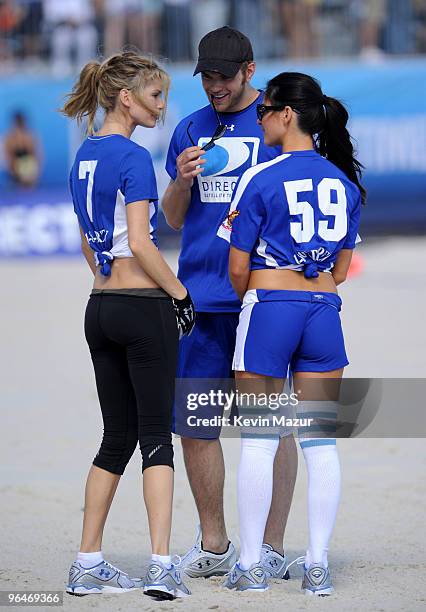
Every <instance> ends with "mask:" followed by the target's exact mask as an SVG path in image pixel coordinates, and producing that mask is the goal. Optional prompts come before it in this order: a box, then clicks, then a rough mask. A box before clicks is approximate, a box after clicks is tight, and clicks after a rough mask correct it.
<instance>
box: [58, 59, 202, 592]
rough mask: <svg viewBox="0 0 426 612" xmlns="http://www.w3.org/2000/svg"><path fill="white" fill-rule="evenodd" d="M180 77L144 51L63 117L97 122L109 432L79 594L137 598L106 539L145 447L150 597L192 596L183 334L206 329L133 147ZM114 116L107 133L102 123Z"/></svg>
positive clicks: (99, 270)
mask: <svg viewBox="0 0 426 612" xmlns="http://www.w3.org/2000/svg"><path fill="white" fill-rule="evenodd" d="M168 88H169V77H168V75H167V74H166V73H165V72H164V70H162V69H161V68H160V67H159V66H158V65H157V64H156V63H155V62H154V61H153V60H152V59H147V58H144V57H142V56H139V55H138V54H135V53H132V52H125V53H119V54H116V55H113V56H112V57H110V58H109V59H107V60H106V61H104V62H103V63H98V62H90V63H89V64H87V65H86V66H85V67H84V68H83V70H82V71H81V74H80V77H79V80H78V82H77V83H76V85H75V87H74V89H73V92H72V93H71V94H70V95H69V96H68V101H67V102H66V104H65V106H64V108H63V112H64V114H65V115H67V116H68V117H73V118H76V119H77V120H81V119H82V118H83V117H87V119H88V132H89V135H88V137H87V138H86V140H85V141H84V142H83V144H82V145H81V147H80V149H79V150H78V152H77V155H76V158H75V161H74V164H73V167H72V169H71V174H70V187H71V192H72V198H73V202H74V210H75V212H76V214H77V217H78V221H79V225H80V232H81V237H82V250H83V253H84V255H85V257H86V260H87V263H88V265H89V267H90V269H91V270H92V272H93V274H94V285H93V291H92V294H91V296H90V298H89V302H88V305H87V309H86V317H85V334H86V340H87V343H88V345H89V349H90V353H91V357H92V361H93V366H94V370H95V377H96V385H97V390H98V396H99V402H100V406H101V410H102V417H103V422H104V433H103V439H102V443H101V446H100V449H99V451H98V453H97V455H96V457H95V458H94V460H93V465H92V466H91V468H90V471H89V475H88V478H87V483H86V497H85V510H84V521H83V534H82V540H81V546H80V552H79V553H78V555H77V559H76V560H75V561H74V563H73V564H72V566H71V569H70V574H69V583H68V586H67V592H68V593H70V594H73V595H87V594H90V593H108V592H125V591H129V590H133V589H134V588H136V587H137V586H140V584H138V582H137V581H135V580H132V579H131V578H129V576H128V575H127V574H125V573H124V572H122V571H121V570H119V569H118V568H116V567H114V566H113V565H111V564H110V563H108V562H107V561H105V560H104V558H103V555H102V535H103V530H104V525H105V521H106V518H107V515H108V511H109V508H110V506H111V503H112V500H113V497H114V494H115V491H116V489H117V485H118V483H119V480H120V477H121V475H122V474H123V472H124V470H125V467H126V465H127V463H128V461H129V460H130V458H131V456H132V455H133V452H134V450H135V447H136V444H137V443H138V442H139V445H140V450H141V453H142V470H143V495H144V500H145V505H146V509H147V513H148V521H149V528H150V536H151V545H152V562H151V564H150V566H149V569H148V572H147V576H146V580H145V584H144V592H145V593H146V594H148V595H151V596H153V597H157V598H161V599H174V598H175V597H180V596H184V595H188V594H189V590H188V589H187V588H186V586H185V585H184V584H183V582H182V580H181V577H180V572H179V569H177V566H176V565H175V564H173V563H172V561H171V558H170V553H169V541H170V529H171V518H172V498H173V474H174V472H173V447H172V440H171V415H172V404H173V395H174V379H175V370H176V359H177V348H178V338H179V332H180V333H181V334H187V333H189V332H190V331H191V329H192V326H193V323H194V310H193V306H192V301H191V298H190V296H189V294H188V292H187V290H186V289H185V287H184V286H183V285H182V284H181V283H180V281H179V280H177V278H176V277H175V275H174V274H173V272H172V271H171V269H170V268H169V266H168V265H167V263H166V262H165V261H164V259H163V257H162V255H161V254H160V252H159V251H158V249H157V239H156V226H157V200H158V196H157V187H156V181H155V175H154V170H153V165H152V160H151V156H150V154H149V152H148V151H147V150H146V149H145V148H144V147H141V146H139V145H137V144H136V143H134V142H132V141H131V140H130V136H131V134H132V132H133V130H134V129H135V127H136V126H137V125H142V126H144V127H154V126H155V125H156V123H157V121H158V120H159V119H161V118H162V117H164V113H165V110H166V102H167V93H168ZM98 107H101V108H102V109H103V110H104V112H105V117H104V121H103V124H102V127H101V128H100V130H99V131H98V132H97V133H96V134H95V133H94V132H93V124H94V118H95V114H96V112H97V109H98Z"/></svg>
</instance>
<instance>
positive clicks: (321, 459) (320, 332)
mask: <svg viewBox="0 0 426 612" xmlns="http://www.w3.org/2000/svg"><path fill="white" fill-rule="evenodd" d="M258 120H259V123H260V124H261V126H262V129H263V131H264V135H265V144H267V145H269V146H275V145H281V147H282V155H280V156H278V157H277V158H276V159H274V160H272V161H269V162H265V163H263V164H259V165H258V166H255V167H253V168H251V169H250V170H248V171H247V172H246V173H245V174H244V175H243V176H242V178H241V180H240V183H239V185H238V187H237V190H236V193H235V198H234V201H233V204H232V206H231V210H230V213H229V215H228V217H227V220H226V221H225V222H224V223H223V225H222V226H221V228H220V229H219V232H218V235H219V236H221V237H222V238H225V239H228V240H229V239H230V242H231V250H230V262H229V273H230V278H231V282H232V284H233V286H234V289H235V291H236V292H237V294H238V295H239V296H240V298H241V299H242V300H243V306H242V311H241V315H240V321H239V326H238V331H237V343H236V349H235V354H234V369H235V376H236V378H237V380H238V381H239V385H240V386H241V388H243V387H244V390H247V383H248V380H250V382H251V383H252V385H253V387H252V389H254V388H255V389H256V390H257V392H259V391H261V390H263V389H265V390H269V391H271V390H272V391H275V392H280V391H281V390H282V388H283V384H284V381H285V379H286V377H287V372H288V371H289V370H290V371H291V372H292V373H293V379H294V388H295V389H296V390H297V391H298V392H299V396H298V398H299V404H298V406H297V415H298V416H300V417H303V416H304V417H307V418H314V423H316V425H317V427H316V429H315V431H316V434H315V437H313V438H312V437H310V436H309V435H308V433H307V432H308V431H309V430H306V429H305V430H302V431H301V430H299V441H300V445H301V448H302V451H303V455H304V458H305V462H306V466H307V471H308V481H309V484H308V519H309V545H308V548H307V552H306V555H305V556H304V557H303V563H304V570H305V573H304V578H303V582H302V589H303V590H304V591H305V593H307V594H309V595H329V594H330V593H331V592H332V590H333V587H332V583H331V578H330V572H329V569H328V559H327V550H328V543H329V539H330V536H331V533H332V530H333V527H334V523H335V518H336V513H337V507H338V502H339V497H340V468H339V459H338V455H337V449H336V440H335V438H334V437H333V433H331V435H330V432H333V431H334V432H335V419H336V411H337V401H336V400H337V397H338V390H339V384H340V379H341V377H342V373H343V369H344V367H345V366H346V365H347V364H348V360H347V357H346V352H345V346H344V340H343V334H342V328H341V323H340V317H339V311H340V308H341V300H340V298H339V296H338V295H337V289H336V286H337V285H338V284H339V283H342V282H343V281H344V280H345V279H346V275H347V271H348V268H349V264H350V261H351V257H352V250H353V249H354V247H355V244H356V242H357V236H358V225H359V218H360V208H361V203H362V202H363V200H364V198H365V191H364V189H363V188H362V186H361V184H360V182H359V178H360V170H361V166H360V164H359V162H358V161H357V160H356V159H355V158H354V152H353V147H352V144H351V139H350V135H349V133H348V131H347V129H346V123H347V120H348V113H347V111H346V110H345V108H344V107H343V105H342V104H341V103H340V102H339V101H337V100H335V99H334V98H330V97H328V96H325V95H324V94H323V92H322V91H321V87H320V85H319V84H318V82H317V81H316V80H314V79H313V78H311V77H310V76H308V75H305V74H299V73H282V74H280V75H278V76H276V77H275V78H273V79H272V80H271V81H269V83H268V85H267V89H266V93H265V103H264V104H261V105H259V106H258ZM324 423H325V424H324ZM319 424H320V427H322V428H320V430H318V426H319ZM321 424H322V425H321ZM268 433H269V435H266V434H265V430H264V432H263V433H262V430H261V429H258V430H257V431H256V432H254V433H253V432H251V434H250V435H248V436H245V435H244V433H243V435H242V443H241V444H242V445H241V461H240V466H239V473H238V504H239V514H240V539H241V553H240V559H239V561H238V562H237V564H236V565H235V566H234V568H233V571H231V573H230V574H229V575H228V577H227V580H226V582H225V586H226V587H227V588H230V589H236V590H251V589H253V590H265V589H266V588H268V584H267V580H266V576H265V573H264V571H263V569H262V566H261V565H260V552H261V546H262V536H263V532H264V528H265V521H266V518H267V516H268V511H269V506H270V503H271V495H272V474H273V462H274V456H275V453H276V450H277V447H278V440H279V438H278V433H276V431H274V432H273V433H272V434H270V432H268ZM334 435H335V433H334ZM296 561H298V560H296Z"/></svg>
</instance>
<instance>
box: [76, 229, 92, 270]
mask: <svg viewBox="0 0 426 612" xmlns="http://www.w3.org/2000/svg"><path fill="white" fill-rule="evenodd" d="M79 229H80V236H81V250H82V253H83V255H84V257H85V258H86V261H87V263H88V264H89V268H90V269H91V270H92V272H93V276H95V274H96V263H95V254H94V252H93V250H92V249H91V248H90V246H89V243H88V242H87V239H86V236H85V235H84V232H83V230H82V229H81V226H80V225H79Z"/></svg>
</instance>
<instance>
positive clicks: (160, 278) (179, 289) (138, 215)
mask: <svg viewBox="0 0 426 612" xmlns="http://www.w3.org/2000/svg"><path fill="white" fill-rule="evenodd" d="M126 213H127V226H128V232H129V247H130V250H131V251H132V253H133V255H134V256H135V257H136V259H137V260H138V262H139V263H140V265H141V266H142V268H143V269H144V271H145V272H146V273H147V274H148V275H149V276H150V277H151V278H152V279H153V280H154V281H155V282H156V283H157V284H158V285H159V286H160V287H161V288H162V289H164V291H166V292H167V293H168V294H169V295H170V296H171V297H173V298H176V299H177V300H182V299H184V297H185V296H186V294H187V290H186V289H185V287H184V286H183V285H182V283H181V282H180V281H179V280H178V279H177V278H176V276H175V275H174V273H173V271H172V270H171V268H170V267H169V265H168V264H167V263H166V261H165V260H164V258H163V256H162V255H161V253H160V251H159V250H158V249H157V247H156V246H155V244H154V243H153V242H152V240H151V238H150V235H149V202H148V200H143V201H139V202H132V203H131V204H127V206H126Z"/></svg>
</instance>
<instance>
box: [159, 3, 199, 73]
mask: <svg viewBox="0 0 426 612" xmlns="http://www.w3.org/2000/svg"><path fill="white" fill-rule="evenodd" d="M196 1H198V0H196ZM190 4H191V0H164V12H163V32H164V37H163V53H164V55H166V57H167V58H169V59H170V60H171V61H173V62H185V61H188V60H189V59H191V57H192V54H191V51H192V50H191V11H190Z"/></svg>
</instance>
